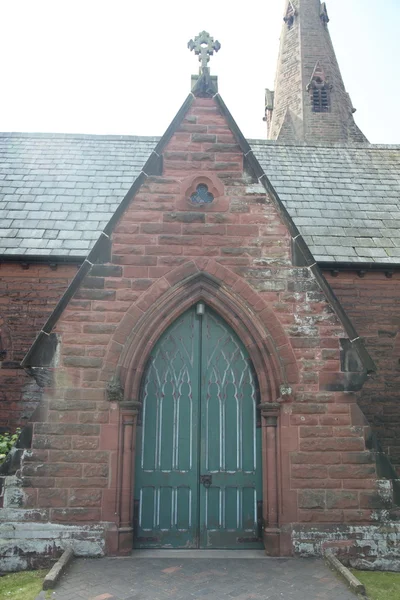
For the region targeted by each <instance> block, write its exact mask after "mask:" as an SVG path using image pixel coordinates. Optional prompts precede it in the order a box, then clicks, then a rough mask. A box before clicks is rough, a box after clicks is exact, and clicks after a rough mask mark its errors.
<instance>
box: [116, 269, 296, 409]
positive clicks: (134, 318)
mask: <svg viewBox="0 0 400 600" xmlns="http://www.w3.org/2000/svg"><path fill="white" fill-rule="evenodd" d="M206 268H207V270H206V271H199V270H198V267H197V265H196V264H195V261H193V262H192V263H191V264H190V266H189V267H188V266H187V265H182V266H180V267H177V268H176V269H174V270H173V271H171V277H168V280H167V277H165V278H163V283H162V284H160V285H159V286H158V287H157V289H155V290H152V289H149V290H147V291H146V292H145V293H144V294H143V296H141V297H140V298H139V299H138V301H137V303H136V304H134V305H132V307H131V309H129V311H128V313H127V315H126V318H124V319H123V320H122V321H121V323H120V325H119V327H118V328H117V330H116V332H115V334H114V337H115V340H114V341H115V342H118V344H119V345H120V344H123V349H122V352H121V354H120V358H119V362H118V368H117V373H118V376H119V378H120V380H121V384H122V386H123V388H124V390H125V397H126V399H127V400H135V401H137V400H138V399H139V390H140V383H141V381H140V380H141V376H142V374H143V372H144V369H145V366H146V363H147V361H148V357H149V355H150V352H151V349H152V348H153V347H154V344H155V343H156V341H157V340H158V339H159V337H160V336H161V335H162V333H163V332H164V331H165V329H167V327H169V325H171V324H172V323H173V322H174V321H175V320H176V319H177V318H178V317H179V316H180V315H181V314H182V313H183V312H185V311H186V310H187V309H189V308H190V307H191V306H193V304H195V303H196V302H199V301H203V302H205V303H206V304H207V305H209V306H210V308H212V309H213V310H215V311H216V312H217V313H218V314H220V316H221V317H222V318H223V319H224V320H225V321H226V322H227V323H228V325H230V327H231V328H232V329H233V330H234V331H235V332H236V333H237V335H238V336H239V338H240V339H241V340H242V343H243V344H244V345H245V347H246V349H247V351H248V352H249V355H250V358H251V360H252V362H253V365H254V368H255V370H256V373H257V378H258V381H259V386H260V393H261V397H262V399H263V402H273V401H275V400H276V399H277V397H278V396H279V386H280V384H281V383H288V382H289V379H288V377H287V374H286V372H285V365H290V366H291V369H290V373H291V375H290V382H294V381H295V380H297V378H296V372H297V367H296V365H295V364H294V366H295V368H293V363H295V357H294V354H293V352H292V350H291V348H290V344H289V341H288V338H287V337H286V335H285V333H284V330H283V328H282V327H281V326H280V324H279V322H278V321H277V318H276V317H275V315H274V314H273V312H272V311H270V309H267V307H266V305H265V303H264V307H263V309H262V310H258V311H257V312H256V311H255V310H254V309H253V306H257V307H258V308H259V309H260V302H261V301H262V300H261V299H260V298H259V296H257V294H255V292H254V290H253V289H252V288H251V287H250V286H249V285H248V284H247V283H246V282H243V280H241V279H240V278H239V277H238V278H237V279H236V275H235V274H234V273H232V272H231V271H230V270H229V269H226V268H225V267H223V266H221V265H218V264H217V263H215V261H213V260H210V261H208V263H207V267H206ZM187 273H190V276H188V277H186V278H185V279H184V280H183V281H182V280H180V281H179V283H176V284H175V285H171V283H172V282H173V281H174V280H175V279H176V277H179V276H180V277H182V275H184V274H187ZM217 274H219V275H220V276H221V278H219V277H217ZM233 279H235V281H236V283H235V284H234V285H232V281H233ZM228 282H229V283H228ZM235 288H236V289H235ZM247 298H248V299H249V301H247ZM150 300H151V301H150ZM144 307H146V310H144ZM280 348H282V356H281V354H280ZM290 353H292V354H290ZM112 362H113V363H114V364H115V357H114V356H113V360H112ZM107 364H108V361H107V359H106V360H105V368H107Z"/></svg>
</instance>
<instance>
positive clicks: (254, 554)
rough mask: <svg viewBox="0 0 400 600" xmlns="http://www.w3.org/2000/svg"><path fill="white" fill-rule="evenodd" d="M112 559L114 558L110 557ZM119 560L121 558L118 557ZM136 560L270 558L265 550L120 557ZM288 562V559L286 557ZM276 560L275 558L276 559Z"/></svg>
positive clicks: (146, 553)
mask: <svg viewBox="0 0 400 600" xmlns="http://www.w3.org/2000/svg"><path fill="white" fill-rule="evenodd" d="M110 558H112V557H110ZM116 558H117V559H119V557H116ZM133 558H134V559H135V558H179V559H181V558H196V559H198V558H214V559H220V558H231V559H237V558H240V559H246V558H250V559H260V558H263V559H267V558H269V557H268V556H267V555H266V554H265V552H264V550H173V549H168V550H133V552H132V554H131V555H130V556H124V557H120V559H128V560H129V559H130V560H131V559H133ZM285 559H286V560H287V558H286V557H285ZM274 560H276V559H275V557H274Z"/></svg>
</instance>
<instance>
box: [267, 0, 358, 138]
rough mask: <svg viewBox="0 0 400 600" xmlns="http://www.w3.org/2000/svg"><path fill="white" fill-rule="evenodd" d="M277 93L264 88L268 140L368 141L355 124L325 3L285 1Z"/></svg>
mask: <svg viewBox="0 0 400 600" xmlns="http://www.w3.org/2000/svg"><path fill="white" fill-rule="evenodd" d="M283 20H284V23H283V27H282V35H281V42H280V49H279V58H278V68H277V72H276V79H275V92H272V91H270V90H266V102H265V104H266V107H265V120H266V121H267V125H268V138H269V139H272V140H278V141H281V142H288V143H299V142H305V143H307V144H313V143H322V144H334V143H343V144H347V143H368V140H367V139H366V137H365V136H364V134H363V133H362V132H361V130H360V129H359V128H358V127H357V125H356V124H355V122H354V118H353V113H354V112H355V109H354V108H353V105H352V103H351V100H350V96H349V94H348V93H347V92H346V89H345V87H344V83H343V80H342V76H341V74H340V69H339V65H338V62H337V60H336V56H335V51H334V49H333V46H332V42H331V38H330V35H329V31H328V22H329V17H328V12H327V8H326V3H325V2H321V1H320V0H285V12H284V19H283Z"/></svg>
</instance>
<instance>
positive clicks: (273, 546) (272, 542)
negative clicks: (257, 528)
mask: <svg viewBox="0 0 400 600" xmlns="http://www.w3.org/2000/svg"><path fill="white" fill-rule="evenodd" d="M263 542H264V548H265V554H266V555H267V556H280V555H281V530H280V529H278V528H277V527H266V528H265V529H264V531H263Z"/></svg>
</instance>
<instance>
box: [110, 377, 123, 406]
mask: <svg viewBox="0 0 400 600" xmlns="http://www.w3.org/2000/svg"><path fill="white" fill-rule="evenodd" d="M106 394H107V400H108V401H109V402H123V400H124V388H123V387H122V385H121V384H120V382H119V381H110V382H109V383H108V384H107V391H106Z"/></svg>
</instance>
